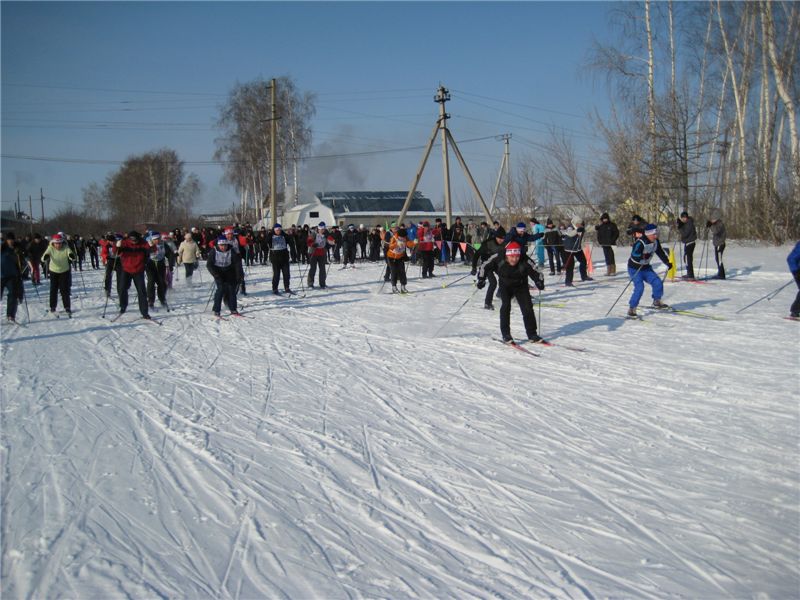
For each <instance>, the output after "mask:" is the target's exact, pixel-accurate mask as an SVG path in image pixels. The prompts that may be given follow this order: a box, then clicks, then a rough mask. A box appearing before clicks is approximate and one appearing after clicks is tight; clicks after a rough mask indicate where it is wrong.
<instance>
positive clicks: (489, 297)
mask: <svg viewBox="0 0 800 600" xmlns="http://www.w3.org/2000/svg"><path fill="white" fill-rule="evenodd" d="M486 279H488V280H489V289H487V290H486V299H485V300H484V301H483V303H484V304H493V302H492V301H493V300H494V292H495V290H496V289H497V277H495V276H494V273H487V274H486Z"/></svg>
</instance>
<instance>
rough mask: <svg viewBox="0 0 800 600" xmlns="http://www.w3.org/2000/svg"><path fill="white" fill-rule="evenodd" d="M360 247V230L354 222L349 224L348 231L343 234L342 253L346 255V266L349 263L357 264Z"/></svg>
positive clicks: (345, 266)
mask: <svg viewBox="0 0 800 600" xmlns="http://www.w3.org/2000/svg"><path fill="white" fill-rule="evenodd" d="M357 248H358V232H357V231H356V226H355V225H353V224H352V223H351V224H350V225H348V226H347V231H345V232H344V234H342V254H343V255H344V268H347V264H348V263H349V264H351V265H353V268H355V266H356V249H357Z"/></svg>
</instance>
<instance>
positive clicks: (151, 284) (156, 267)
mask: <svg viewBox="0 0 800 600" xmlns="http://www.w3.org/2000/svg"><path fill="white" fill-rule="evenodd" d="M145 272H146V273H147V302H148V303H149V304H150V306H153V304H155V302H156V289H157V290H158V301H159V302H160V303H161V304H164V302H166V300H167V265H166V264H165V263H164V261H163V260H162V261H159V262H156V261H154V260H148V261H147V268H146V269H145Z"/></svg>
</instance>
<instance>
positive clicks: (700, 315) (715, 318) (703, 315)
mask: <svg viewBox="0 0 800 600" xmlns="http://www.w3.org/2000/svg"><path fill="white" fill-rule="evenodd" d="M653 312H654V313H671V314H674V315H683V316H685V317H693V318H695V319H710V320H712V321H727V320H728V319H726V318H725V317H720V316H718V315H709V314H706V313H701V312H695V311H693V310H683V309H680V308H672V307H671V306H670V307H669V308H653Z"/></svg>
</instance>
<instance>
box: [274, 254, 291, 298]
mask: <svg viewBox="0 0 800 600" xmlns="http://www.w3.org/2000/svg"><path fill="white" fill-rule="evenodd" d="M281 275H283V289H284V290H286V291H287V292H288V291H289V289H290V288H289V279H290V278H291V274H290V272H289V257H288V256H286V257H284V258H283V259H282V260H277V261H275V262H273V263H272V291H273V292H277V291H278V284H279V283H280V281H281Z"/></svg>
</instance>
